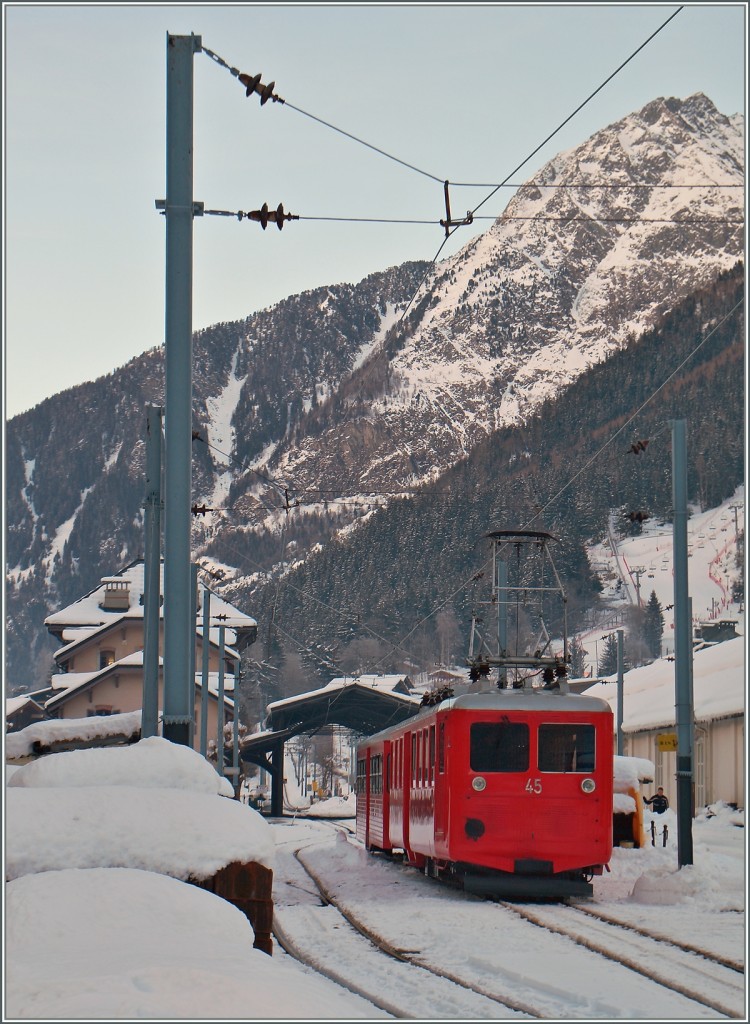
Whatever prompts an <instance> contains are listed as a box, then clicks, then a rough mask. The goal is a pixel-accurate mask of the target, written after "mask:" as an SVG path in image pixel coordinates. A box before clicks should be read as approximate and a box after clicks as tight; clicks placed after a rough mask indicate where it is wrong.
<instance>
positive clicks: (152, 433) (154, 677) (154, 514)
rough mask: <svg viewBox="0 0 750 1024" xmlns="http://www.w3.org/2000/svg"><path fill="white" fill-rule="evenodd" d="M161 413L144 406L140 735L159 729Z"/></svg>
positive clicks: (146, 734)
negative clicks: (144, 467)
mask: <svg viewBox="0 0 750 1024" xmlns="http://www.w3.org/2000/svg"><path fill="white" fill-rule="evenodd" d="M161 415H162V409H160V408H159V407H158V406H155V405H149V406H147V408H146V501H145V504H144V527H145V530H144V532H145V544H144V552H143V703H142V705H141V707H142V711H141V736H142V737H143V738H144V739H145V738H146V737H147V736H156V735H157V733H158V731H159V620H160V610H159V606H160V603H161V601H160V598H161V504H162V502H161Z"/></svg>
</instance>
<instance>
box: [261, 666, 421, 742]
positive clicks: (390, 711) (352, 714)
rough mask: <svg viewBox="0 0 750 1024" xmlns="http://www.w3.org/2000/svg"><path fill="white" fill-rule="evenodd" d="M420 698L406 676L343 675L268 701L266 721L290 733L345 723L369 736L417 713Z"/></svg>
mask: <svg viewBox="0 0 750 1024" xmlns="http://www.w3.org/2000/svg"><path fill="white" fill-rule="evenodd" d="M421 699H422V695H421V693H419V694H417V693H416V692H415V690H414V686H413V684H412V682H411V680H410V679H409V677H408V676H405V675H383V676H378V675H360V676H340V677H338V678H337V679H332V680H331V682H330V683H328V684H327V685H326V686H322V687H320V688H319V689H317V690H310V691H309V692H308V693H300V694H297V695H296V696H294V697H287V698H285V699H284V700H277V701H274V702H273V704H269V705H268V717H267V719H266V723H267V725H268V727H269V728H271V729H274V730H287V731H288V732H289V734H290V735H297V734H298V733H300V732H317V731H318V730H319V729H321V728H322V727H323V726H325V725H342V726H344V727H345V728H347V729H352V730H353V731H354V732H358V733H361V734H362V735H364V736H369V735H372V733H375V732H379V731H380V730H381V729H385V728H387V726H389V725H395V724H396V723H397V722H402V721H403V720H404V719H406V718H411V716H412V715H416V713H417V712H418V711H419V705H420V701H421Z"/></svg>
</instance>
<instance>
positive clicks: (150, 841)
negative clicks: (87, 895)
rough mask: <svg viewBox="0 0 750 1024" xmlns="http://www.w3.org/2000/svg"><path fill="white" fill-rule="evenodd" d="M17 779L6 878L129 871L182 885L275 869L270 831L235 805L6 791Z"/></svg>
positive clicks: (128, 791) (103, 793)
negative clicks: (237, 866) (246, 866)
mask: <svg viewBox="0 0 750 1024" xmlns="http://www.w3.org/2000/svg"><path fill="white" fill-rule="evenodd" d="M51 756H53V757H54V756H63V755H51ZM17 777H18V773H16V775H15V776H14V777H13V778H12V779H11V780H10V782H9V784H8V789H7V792H6V805H5V815H6V823H7V834H6V840H5V846H6V850H5V876H6V878H18V877H20V876H21V875H28V874H33V873H36V872H39V871H55V870H62V869H63V868H122V867H133V868H139V869H141V870H143V871H155V872H158V873H159V874H164V875H171V876H172V877H173V878H181V879H184V880H188V879H190V878H194V879H205V878H210V877H211V876H212V875H214V874H215V873H216V872H217V871H218V870H220V869H221V868H223V867H226V865H227V864H230V863H232V862H233V861H239V862H240V863H245V862H249V861H256V862H257V863H259V864H263V865H264V866H266V867H269V868H270V867H273V857H274V842H273V838H272V835H271V831H270V827H269V825H268V823H267V822H266V821H265V819H264V818H263V817H261V815H260V814H258V812H257V811H254V810H253V809H252V808H250V807H246V806H245V805H244V804H240V803H238V802H236V801H233V800H224V799H220V798H218V797H217V796H216V794H209V793H191V792H190V791H188V790H181V789H156V788H153V787H149V788H145V789H140V788H137V787H135V786H78V787H70V788H55V789H42V788H39V789H31V788H24V789H20V788H16V789H14V788H11V787H12V786H13V783H14V782H15V779H16V778H17Z"/></svg>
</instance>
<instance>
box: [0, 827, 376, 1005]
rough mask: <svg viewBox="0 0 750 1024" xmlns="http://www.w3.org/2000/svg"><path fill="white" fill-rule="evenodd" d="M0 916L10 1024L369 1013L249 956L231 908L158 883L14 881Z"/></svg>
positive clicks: (319, 982)
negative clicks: (15, 1023)
mask: <svg viewBox="0 0 750 1024" xmlns="http://www.w3.org/2000/svg"><path fill="white" fill-rule="evenodd" d="M247 813H250V812H247ZM5 916H6V936H5V939H6V946H5V950H6V970H5V997H6V1012H7V1014H8V1018H6V1019H9V1018H13V1019H18V1018H22V1019H37V1020H38V1019H44V1020H57V1021H60V1020H82V1019H89V1020H105V1019H115V1020H118V1019H119V1020H137V1019H150V1020H164V1019H178V1020H201V1019H208V1020H232V1019H234V1020H237V1019H244V1020H252V1019H255V1020H273V1019H278V1018H283V1019H286V1020H295V1019H298V1020H304V1019H306V1018H307V1019H309V1018H310V1017H311V1015H312V1017H319V1016H320V1017H322V1018H324V1019H325V1018H329V1019H330V1018H333V1019H336V1018H338V1019H343V1020H351V1019H353V1018H356V1017H358V1018H366V1017H367V1016H368V1009H369V1010H371V1007H369V1004H366V1003H364V1002H363V1001H362V1000H358V999H356V998H355V997H354V996H351V995H349V993H346V992H343V991H342V990H341V989H338V988H337V987H336V986H334V985H332V984H331V983H330V982H328V981H326V980H325V979H323V978H319V977H316V976H315V975H311V974H304V973H302V972H301V971H300V970H299V969H298V968H297V967H296V966H294V965H293V964H291V963H289V962H288V961H285V960H284V959H282V958H280V957H273V958H272V957H269V956H267V955H266V954H265V953H262V952H260V950H257V949H253V941H254V936H253V930H252V928H251V927H250V924H249V922H248V920H247V918H246V917H245V916H244V914H242V913H241V912H240V911H239V910H237V909H236V908H235V907H233V906H232V905H231V904H230V903H227V902H226V901H225V900H222V899H220V898H219V897H218V896H214V895H213V894H212V893H209V892H205V891H204V890H202V889H198V888H196V887H195V886H192V885H186V884H185V883H184V882H178V881H175V879H173V878H166V877H164V876H162V875H158V874H152V873H150V872H146V871H136V870H132V869H121V870H117V871H114V870H91V871H70V870H66V871H49V872H46V873H45V874H41V875H33V876H27V877H25V878H19V879H17V880H16V881H13V882H10V883H8V885H6V898H5Z"/></svg>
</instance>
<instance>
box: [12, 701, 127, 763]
mask: <svg viewBox="0 0 750 1024" xmlns="http://www.w3.org/2000/svg"><path fill="white" fill-rule="evenodd" d="M140 730H141V712H140V709H139V710H138V711H126V712H124V713H122V714H119V715H92V716H91V717H90V718H71V719H65V720H55V721H49V722H34V723H33V724H32V725H27V726H26V728H25V729H20V730H19V731H18V732H12V733H9V734H8V735H6V737H5V756H6V757H8V758H11V759H13V758H18V757H28V756H29V755H31V754H33V752H34V744H35V743H41V744H43V745H44V746H48V745H49V744H51V743H57V742H61V741H71V740H82V741H83V742H89V741H91V740H96V739H106V738H107V737H109V736H120V735H122V736H126V737H130V736H136V735H137V734H138V733H139V732H140Z"/></svg>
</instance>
